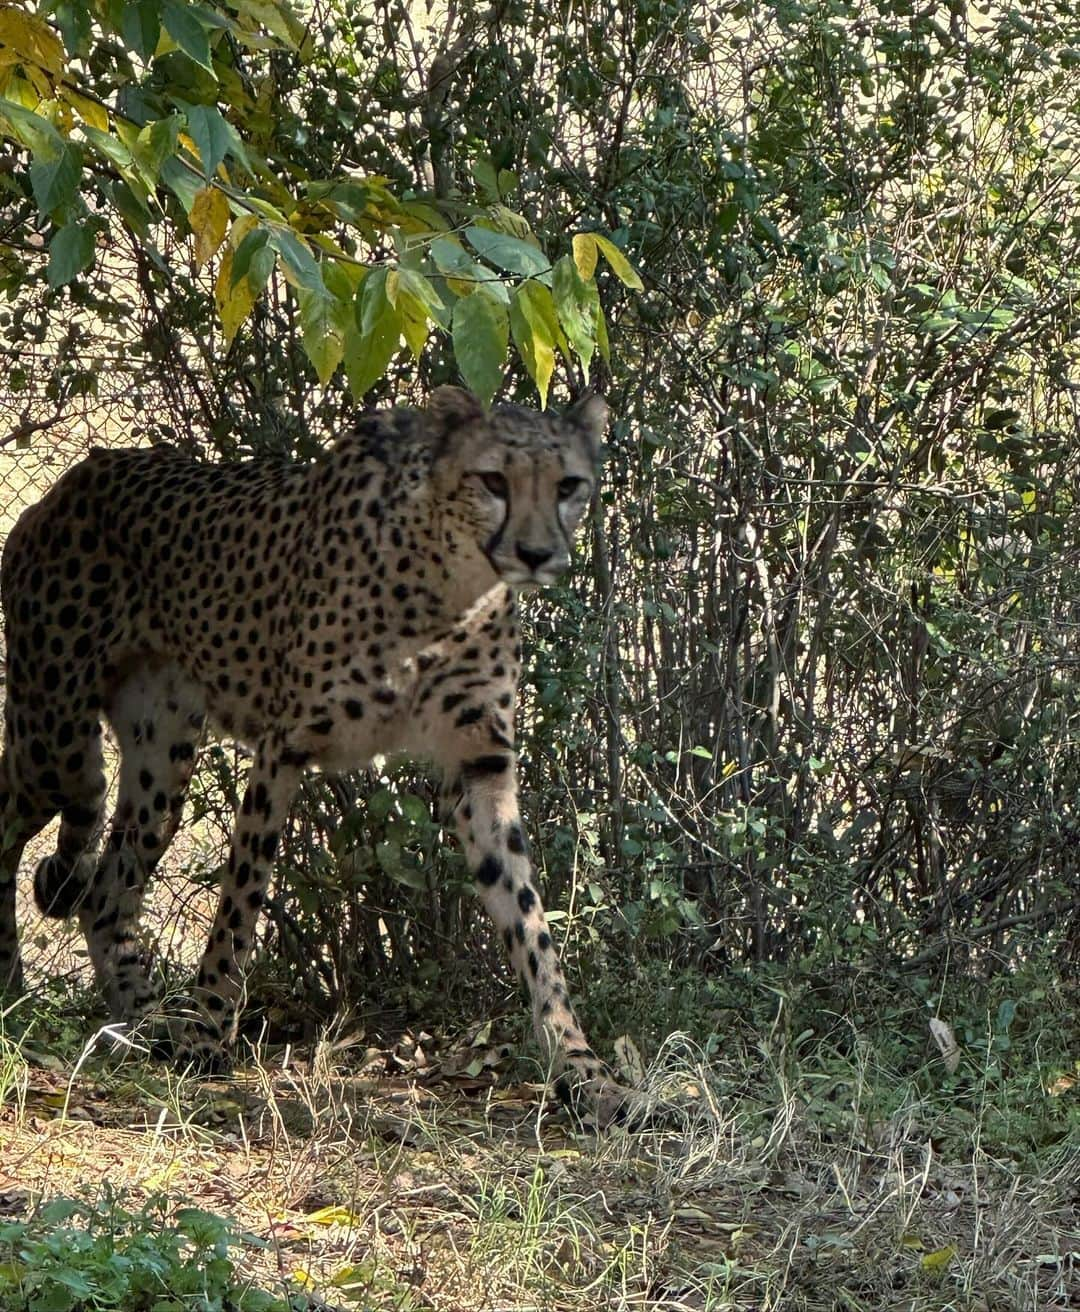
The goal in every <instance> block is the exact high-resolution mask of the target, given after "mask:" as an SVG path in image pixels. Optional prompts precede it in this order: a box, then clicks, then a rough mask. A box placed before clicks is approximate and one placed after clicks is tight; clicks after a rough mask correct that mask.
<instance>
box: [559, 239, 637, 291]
mask: <svg viewBox="0 0 1080 1312" xmlns="http://www.w3.org/2000/svg"><path fill="white" fill-rule="evenodd" d="M589 235H590V236H591V237H592V239H593V241H594V242H595V243H596V245H597V246H598V247H599V249H600V253H601V254H602V255H603V257H604V259H605V260H607V262H608V264H609V265H610V266H611V272H612V273H613V274H614V275H615V277H616V278H618V280H619V281H620V282H621V283H623V284H624V285H625V286H627V287H630V288H632V289H633V290H634V291H636V292H640V291H644V290H645V284H644V283H643V282H642V281H641V279H640V277H638V272H637V270H636V269H635V268H634V266H633V265H632V264H631V263H630V261H629V260H628V259H627V258H626V256H625V255H624V254H623V253H622V251H621V250H619V248H618V246H616V245H615V243H614V242H613V241H609V240H608V238H607V237H602V236H601V235H600V233H598V232H593V233H590V234H589ZM574 240H575V241H576V240H577V238H575V239H574Z"/></svg>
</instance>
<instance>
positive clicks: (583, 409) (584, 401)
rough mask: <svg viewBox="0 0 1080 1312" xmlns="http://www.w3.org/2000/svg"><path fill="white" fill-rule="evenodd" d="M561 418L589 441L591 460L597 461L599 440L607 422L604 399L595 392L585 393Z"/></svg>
mask: <svg viewBox="0 0 1080 1312" xmlns="http://www.w3.org/2000/svg"><path fill="white" fill-rule="evenodd" d="M563 418H564V419H567V420H569V421H570V423H572V424H576V425H577V427H578V428H580V429H581V431H582V432H583V433H584V434H585V436H586V437H587V438H588V439H589V446H590V447H591V449H592V456H593V459H594V460H597V459H599V456H600V440H601V438H602V437H603V436H604V429H605V428H606V427H607V421H608V405H607V402H606V401H605V400H604V398H603V397H602V396H600V395H599V394H598V393H596V392H586V393H585V395H584V396H582V397H581V398H580V399H579V400H577V401H575V402H574V404H573V405H572V406H571V407H570V409H569V410H567V412H566V414H565V415H564V416H563Z"/></svg>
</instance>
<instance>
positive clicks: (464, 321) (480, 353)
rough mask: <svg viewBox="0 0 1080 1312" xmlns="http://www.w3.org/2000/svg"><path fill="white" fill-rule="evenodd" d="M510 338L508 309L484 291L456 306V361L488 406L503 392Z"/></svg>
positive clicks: (454, 337)
mask: <svg viewBox="0 0 1080 1312" xmlns="http://www.w3.org/2000/svg"><path fill="white" fill-rule="evenodd" d="M509 338H510V321H509V316H508V315H507V312H506V307H505V306H504V305H501V304H500V303H499V302H498V301H496V300H495V299H494V298H493V297H491V296H488V295H487V294H486V293H484V292H482V291H475V292H473V294H472V295H471V296H463V297H462V298H461V299H460V300H459V301H458V302H457V303H456V304H455V305H454V318H453V342H454V359H455V360H456V361H457V366H458V369H460V370H461V376H462V378H464V379H465V382H466V385H467V386H468V387H470V388H471V389H472V390H473V391H474V392H475V393H476V395H477V396H478V397H479V398H480V399H481V401H483V403H484V404H485V405H490V404H491V399H492V397H493V396H494V395H495V393H496V392H497V391H498V390H499V386H500V384H501V383H502V380H503V367H504V365H505V362H506V347H507V344H508V342H509Z"/></svg>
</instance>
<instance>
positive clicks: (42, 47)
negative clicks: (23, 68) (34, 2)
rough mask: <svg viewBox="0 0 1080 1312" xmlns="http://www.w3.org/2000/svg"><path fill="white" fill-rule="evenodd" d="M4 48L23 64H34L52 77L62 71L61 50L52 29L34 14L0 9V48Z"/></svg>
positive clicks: (62, 48)
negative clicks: (14, 54)
mask: <svg viewBox="0 0 1080 1312" xmlns="http://www.w3.org/2000/svg"><path fill="white" fill-rule="evenodd" d="M3 46H7V48H8V49H9V50H13V51H14V52H15V53H16V54H17V55H18V56H19V57H20V59H21V60H22V61H23V62H24V63H26V64H36V65H37V67H38V68H43V69H45V71H46V72H47V73H51V74H52V75H53V77H59V76H60V74H61V73H62V72H63V71H64V47H63V46H62V45H61V43H60V40H59V38H58V37H57V36H55V35H54V33H53V31H52V28H50V27H49V25H48V24H47V23H43V22H42V21H41V19H40V18H38V17H37V16H36V15H35V14H27V13H24V12H23V11H22V10H20V9H0V47H3Z"/></svg>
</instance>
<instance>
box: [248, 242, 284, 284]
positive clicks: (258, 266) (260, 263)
mask: <svg viewBox="0 0 1080 1312" xmlns="http://www.w3.org/2000/svg"><path fill="white" fill-rule="evenodd" d="M276 263H277V252H276V251H275V250H274V248H273V247H272V246H269V245H267V246H262V247H260V248H259V249H258V250H257V251H256V252H255V254H254V255H253V256H252V257H251V267H250V268H249V269H248V274H247V280H248V286H249V287H250V288H251V290H252V291H253V292H254V293H255V294H256V296H257V295H258V294H259V293H260V292H261V291H262V289H263V288H264V287H265V286H266V283H267V280H268V279H269V277H270V274H271V273H272V272H273V270H274V265H275V264H276Z"/></svg>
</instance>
